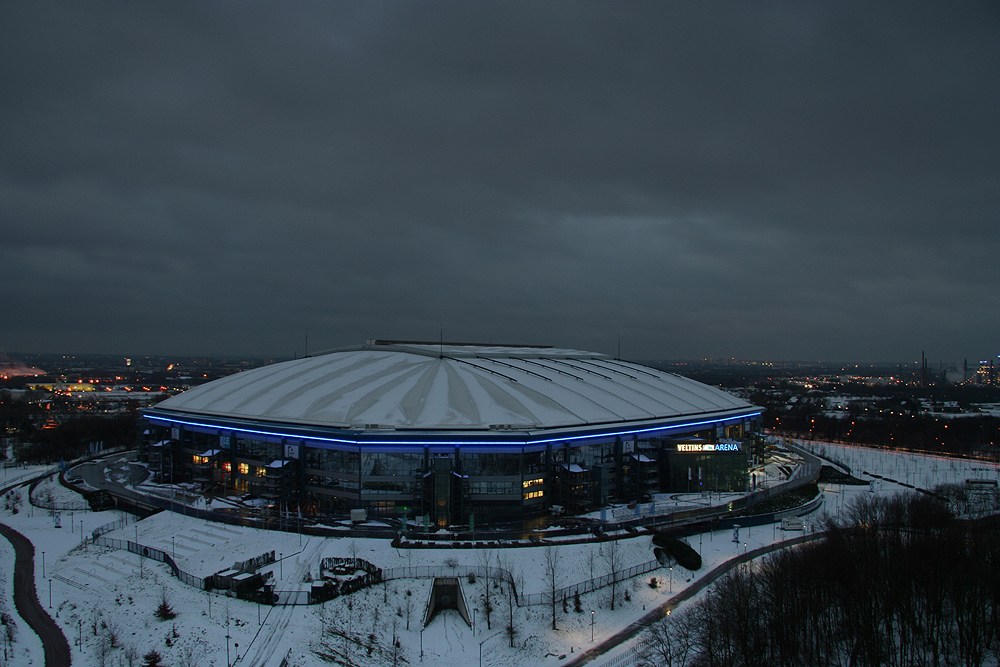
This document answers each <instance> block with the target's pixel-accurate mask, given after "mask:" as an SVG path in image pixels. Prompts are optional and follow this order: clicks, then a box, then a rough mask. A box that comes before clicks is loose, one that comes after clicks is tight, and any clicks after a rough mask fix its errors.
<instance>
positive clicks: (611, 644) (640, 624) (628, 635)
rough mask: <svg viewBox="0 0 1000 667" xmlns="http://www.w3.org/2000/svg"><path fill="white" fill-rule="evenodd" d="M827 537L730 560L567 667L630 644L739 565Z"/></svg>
mask: <svg viewBox="0 0 1000 667" xmlns="http://www.w3.org/2000/svg"><path fill="white" fill-rule="evenodd" d="M824 535H826V532H821V533H810V534H808V535H800V536H799V537H795V538H792V539H790V540H786V541H784V542H775V543H774V544H765V545H764V546H762V547H758V548H756V549H752V550H750V551H748V552H747V553H745V554H740V555H739V556H736V557H734V558H731V559H729V560H727V561H726V562H724V563H722V564H721V565H718V566H716V567H715V569H713V570H712V571H711V572H709V573H708V574H706V575H705V576H704V577H702V578H701V579H699V580H698V581H696V582H694V583H693V584H691V585H690V586H688V587H687V588H685V589H684V590H683V591H681V592H680V593H678V594H677V595H675V596H673V597H672V598H670V599H669V600H667V601H666V602H664V603H663V604H661V605H660V606H658V607H656V608H654V609H653V610H652V611H650V612H649V613H647V614H645V615H643V616H642V618H640V619H638V620H636V621H634V622H632V623H630V624H629V625H627V626H625V627H624V628H622V629H621V630H619V631H618V632H616V633H615V634H613V635H611V636H610V637H608V638H607V639H605V640H604V641H603V642H601V643H600V644H598V645H597V646H595V647H593V648H591V649H589V650H587V651H585V652H584V653H581V654H580V655H579V656H578V657H577V658H576V659H575V660H570V661H569V662H567V663H566V667H577V665H585V664H587V663H589V662H591V661H593V660H595V659H597V658H599V657H600V656H602V655H604V654H605V653H607V652H608V651H610V650H611V649H613V648H615V647H616V646H619V645H620V644H623V643H625V642H627V641H628V640H630V639H632V638H633V637H635V636H636V635H638V634H639V633H640V632H642V631H643V630H645V629H646V628H648V627H649V626H650V625H652V624H653V623H655V622H656V621H658V620H660V619H661V618H663V617H664V615H666V613H667V612H668V611H670V610H672V609H675V608H676V607H677V606H678V605H680V604H681V603H682V602H684V601H685V600H687V599H689V598H690V597H692V596H694V595H695V594H696V593H698V592H699V591H701V590H702V589H703V588H705V587H707V586H710V585H711V584H713V583H714V582H715V581H716V580H717V579H718V578H719V577H721V576H722V575H724V574H725V573H726V572H729V571H730V570H732V569H733V568H735V567H736V566H737V565H740V564H741V563H746V562H747V561H750V560H753V559H754V558H757V557H759V556H763V555H764V554H767V553H771V552H772V551H778V550H779V549H785V548H787V547H790V546H794V545H796V544H802V543H803V542H809V541H811V540H815V539H819V538H821V537H823V536H824Z"/></svg>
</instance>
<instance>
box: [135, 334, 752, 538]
mask: <svg viewBox="0 0 1000 667" xmlns="http://www.w3.org/2000/svg"><path fill="white" fill-rule="evenodd" d="M759 415H760V409H759V408H757V407H755V406H753V405H751V404H749V403H747V402H745V401H743V400H741V399H739V398H737V397H735V396H732V395H731V394H728V393H726V392H724V391H721V390H719V389H716V388H714V387H710V386H708V385H705V384H702V383H699V382H696V381H694V380H691V379H688V378H684V377H681V376H678V375H675V374H672V373H667V372H663V371H660V370H657V369H655V368H651V367H648V366H644V365H641V364H637V363H633V362H629V361H623V360H620V359H616V358H613V357H610V356H608V355H603V354H598V353H593V352H584V351H580V350H569V349H558V348H553V347H543V346H529V345H518V346H511V345H492V344H490V345H479V344H468V343H421V342H406V341H380V340H374V341H368V342H367V343H366V344H364V345H362V346H358V347H353V348H345V349H338V350H334V351H330V352H326V353H323V354H317V355H313V356H309V357H305V358H302V359H296V360H292V361H286V362H280V363H275V364H271V365H268V366H263V367H260V368H256V369H253V370H249V371H245V372H242V373H237V374H235V375H231V376H228V377H225V378H222V379H219V380H215V381H212V382H208V383H206V384H204V385H201V386H198V387H195V388H193V389H190V390H188V391H186V392H183V393H181V394H178V395H176V396H173V397H170V398H168V399H166V400H164V401H162V402H160V403H158V404H156V405H154V406H152V407H150V408H147V409H145V410H144V411H143V416H144V418H145V420H146V422H147V424H148V428H147V429H146V431H145V438H144V442H143V448H142V449H143V451H142V456H143V458H144V459H145V460H146V461H147V462H148V463H149V466H150V469H151V470H152V471H153V472H154V473H155V476H156V479H157V481H159V482H162V483H171V484H172V483H186V484H188V485H190V486H192V487H194V488H195V489H197V490H198V491H199V492H201V493H206V494H214V495H219V496H228V495H244V496H247V497H256V498H261V499H264V501H265V502H269V503H272V504H276V505H278V506H281V507H285V508H291V509H293V510H295V511H297V512H301V513H302V514H303V515H308V516H313V517H322V516H338V515H346V514H347V513H348V512H349V511H350V510H356V509H364V510H367V513H368V515H369V516H383V517H390V516H391V517H400V518H403V517H409V519H410V520H411V521H412V520H416V521H417V522H418V523H423V524H424V525H426V526H428V527H449V526H470V525H480V526H481V525H486V524H491V523H498V522H504V521H515V520H523V519H526V518H530V517H536V516H541V515H545V514H552V513H571V514H578V513H582V512H587V511H591V510H594V509H596V508H600V507H602V506H605V505H606V504H608V503H613V502H623V503H627V502H632V501H639V500H644V499H648V498H649V497H651V496H652V494H655V493H666V492H693V491H706V490H713V491H745V490H747V488H748V463H749V460H750V457H751V455H752V452H751V447H750V446H749V440H748V436H749V433H750V429H751V426H752V425H753V423H754V421H755V420H756V418H757V417H758V416H759Z"/></svg>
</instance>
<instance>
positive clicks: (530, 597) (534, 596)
mask: <svg viewBox="0 0 1000 667" xmlns="http://www.w3.org/2000/svg"><path fill="white" fill-rule="evenodd" d="M660 567H662V566H661V565H660V562H659V561H656V560H651V561H647V562H645V563H640V564H639V565H633V566H632V567H629V568H625V569H624V570H621V571H620V572H615V573H614V574H605V575H603V576H600V577H594V578H593V579H588V580H587V581H581V582H580V583H578V584H571V585H569V586H563V587H562V588H559V589H556V591H555V599H556V602H559V601H561V600H563V599H564V598H568V597H570V596H573V595H576V594H577V593H590V592H591V591H596V590H597V589H599V588H604V587H606V586H610V585H611V584H613V583H621V582H623V581H626V580H628V579H631V578H633V577H638V576H639V575H641V574H646V573H647V572H652V571H653V570H656V569H659V568H660ZM552 597H553V595H552V593H551V591H546V592H543V593H529V594H525V595H523V596H522V600H523V601H522V600H519V601H518V606H522V607H525V606H531V605H537V604H549V603H550V602H552Z"/></svg>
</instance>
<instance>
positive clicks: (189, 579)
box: [91, 518, 205, 590]
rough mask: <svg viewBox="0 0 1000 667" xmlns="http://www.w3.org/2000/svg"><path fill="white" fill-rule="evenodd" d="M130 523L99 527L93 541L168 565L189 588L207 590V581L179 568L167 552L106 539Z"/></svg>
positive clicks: (120, 521)
mask: <svg viewBox="0 0 1000 667" xmlns="http://www.w3.org/2000/svg"><path fill="white" fill-rule="evenodd" d="M127 523H128V519H127V518H123V519H119V520H117V521H111V522H109V523H106V524H104V525H101V526H98V527H97V528H95V529H94V530H93V531H91V536H92V541H93V543H94V544H96V545H97V546H101V547H110V548H111V549H122V550H125V551H128V552H130V553H134V554H136V555H138V556H141V557H143V558H149V559H150V560H155V561H157V562H159V563H166V564H167V566H168V567H169V568H170V571H171V572H173V573H174V576H175V577H177V578H178V579H180V580H181V581H182V582H183V583H185V584H187V585H188V586H194V587H195V588H197V589H199V590H205V580H204V579H203V578H202V577H196V576H194V575H193V574H189V573H187V572H185V571H184V570H182V569H181V568H180V567H178V566H177V563H176V562H175V561H174V559H173V558H172V557H171V556H170V554H168V553H167V552H165V551H162V550H160V549H157V548H155V547H147V546H145V545H142V544H139V543H138V542H131V541H129V540H117V539H114V538H111V537H105V536H104V535H105V534H106V533H110V532H111V531H112V530H117V529H118V528H123V527H124V526H125V525H126V524H127Z"/></svg>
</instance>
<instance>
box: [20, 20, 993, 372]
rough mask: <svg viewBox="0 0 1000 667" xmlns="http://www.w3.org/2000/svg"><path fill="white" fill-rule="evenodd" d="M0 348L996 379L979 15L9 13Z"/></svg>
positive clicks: (985, 40)
mask: <svg viewBox="0 0 1000 667" xmlns="http://www.w3.org/2000/svg"><path fill="white" fill-rule="evenodd" d="M0 62H2V63H3V65H2V69H0V91H2V95H0V140H2V144H0V146H2V150H0V225H2V240H0V304H2V306H0V314H2V315H0V317H2V318H3V319H2V322H0V352H2V351H7V352H19V351H20V352H43V351H45V352H108V353H120V354H147V353H152V354H189V353H191V354H203V353H215V354H252V355H279V356H292V355H293V354H298V355H301V354H302V353H303V352H304V350H305V344H306V343H305V341H306V336H307V335H308V341H309V348H310V350H311V351H315V350H318V349H324V348H330V347H338V346H343V345H353V344H358V343H360V342H362V341H363V340H364V339H365V338H370V337H379V338H406V339H432V340H436V339H437V338H438V336H439V335H440V333H441V331H442V330H443V334H444V337H445V338H446V339H449V340H473V341H486V342H489V341H492V342H521V343H544V344H553V345H557V346H563V347H578V348H583V349H592V350H597V351H601V352H609V353H614V352H615V351H616V348H617V346H618V341H619V337H620V340H621V352H622V355H623V356H626V357H629V358H634V359H650V358H696V357H709V356H710V357H738V358H772V359H817V360H818V359H822V360H891V361H896V360H899V361H903V360H912V359H919V357H920V352H921V350H926V351H927V354H928V357H929V358H930V359H932V360H937V359H944V360H956V361H960V360H961V359H962V358H965V357H968V358H969V359H970V360H971V359H974V358H980V357H985V356H987V355H989V356H992V355H994V354H996V353H998V352H1000V340H998V332H1000V268H998V260H1000V233H998V231H997V227H998V222H1000V220H998V212H1000V9H998V5H997V4H996V3H994V2H983V3H930V4H926V5H923V4H919V3H910V2H906V3H900V4H898V5H892V4H883V3H858V4H847V3H799V2H789V3H773V4H772V3H763V2H755V3H743V2H740V3H721V2H718V3H717V2H690V3H677V4H665V3H659V2H658V3H624V4H623V3H538V2H525V3H466V2H460V3H444V4H439V3H425V2H413V3H405V4H404V3H389V2H378V3H332V2H317V3H306V2H297V3H286V2H281V3H231V2H228V3H211V2H201V1H199V2H191V3H182V2H163V3H120V2H116V3H110V4H102V3H92V2H87V3H80V2H65V3H48V2H19V3H6V4H5V5H4V7H3V10H2V18H0Z"/></svg>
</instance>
